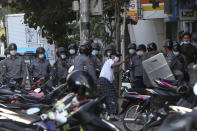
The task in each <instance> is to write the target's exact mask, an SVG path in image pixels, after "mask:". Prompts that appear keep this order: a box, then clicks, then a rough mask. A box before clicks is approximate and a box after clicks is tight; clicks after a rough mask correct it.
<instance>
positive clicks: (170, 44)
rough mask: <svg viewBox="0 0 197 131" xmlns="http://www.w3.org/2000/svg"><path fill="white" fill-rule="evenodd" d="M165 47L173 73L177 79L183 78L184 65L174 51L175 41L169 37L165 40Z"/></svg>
mask: <svg viewBox="0 0 197 131" xmlns="http://www.w3.org/2000/svg"><path fill="white" fill-rule="evenodd" d="M164 48H165V51H166V60H167V62H168V65H169V67H170V69H171V70H172V73H173V74H174V76H175V78H176V79H178V80H182V79H183V77H184V74H183V72H182V70H181V68H182V69H183V67H182V64H181V63H180V61H179V60H178V59H177V58H176V56H175V55H174V53H173V50H172V49H173V42H172V41H171V40H170V39H167V40H166V41H165V44H164ZM175 54H176V53H175ZM176 65H177V66H176ZM179 66H181V67H179ZM177 67H179V68H177Z"/></svg>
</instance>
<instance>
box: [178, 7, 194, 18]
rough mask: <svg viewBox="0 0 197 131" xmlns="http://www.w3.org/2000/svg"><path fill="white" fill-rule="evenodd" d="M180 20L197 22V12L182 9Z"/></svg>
mask: <svg viewBox="0 0 197 131" xmlns="http://www.w3.org/2000/svg"><path fill="white" fill-rule="evenodd" d="M179 16H180V20H197V11H194V10H193V9H180V12H179Z"/></svg>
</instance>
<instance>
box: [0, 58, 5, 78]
mask: <svg viewBox="0 0 197 131" xmlns="http://www.w3.org/2000/svg"><path fill="white" fill-rule="evenodd" d="M5 59H6V58H5ZM5 59H4V60H1V61H0V82H3V63H4V61H5Z"/></svg>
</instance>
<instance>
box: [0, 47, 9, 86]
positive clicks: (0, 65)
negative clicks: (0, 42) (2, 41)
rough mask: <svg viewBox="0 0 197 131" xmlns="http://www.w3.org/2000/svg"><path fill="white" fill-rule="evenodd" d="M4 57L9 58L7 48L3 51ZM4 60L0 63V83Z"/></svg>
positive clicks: (0, 81)
mask: <svg viewBox="0 0 197 131" xmlns="http://www.w3.org/2000/svg"><path fill="white" fill-rule="evenodd" d="M4 55H5V59H6V58H7V57H10V52H9V49H8V48H6V49H5V51H4ZM5 59H3V60H1V61H0V83H2V82H3V62H4V61H5Z"/></svg>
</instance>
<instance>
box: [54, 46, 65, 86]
mask: <svg viewBox="0 0 197 131" xmlns="http://www.w3.org/2000/svg"><path fill="white" fill-rule="evenodd" d="M58 56H59V58H58V60H57V61H56V62H55V64H54V67H53V70H55V73H56V75H55V76H57V79H58V85H61V84H63V83H65V82H66V77H67V75H68V63H67V59H66V49H65V48H64V47H59V48H58Z"/></svg>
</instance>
